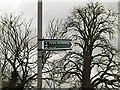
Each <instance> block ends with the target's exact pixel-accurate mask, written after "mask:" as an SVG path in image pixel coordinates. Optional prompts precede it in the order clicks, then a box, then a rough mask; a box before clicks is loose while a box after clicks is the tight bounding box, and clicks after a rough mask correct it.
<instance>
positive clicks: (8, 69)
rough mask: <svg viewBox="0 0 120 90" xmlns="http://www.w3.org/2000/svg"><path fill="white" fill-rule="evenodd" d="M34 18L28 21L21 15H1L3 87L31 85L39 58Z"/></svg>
mask: <svg viewBox="0 0 120 90" xmlns="http://www.w3.org/2000/svg"><path fill="white" fill-rule="evenodd" d="M31 23H32V20H31V21H29V22H26V20H25V19H24V20H23V19H22V17H21V15H19V16H15V15H13V14H10V15H7V14H6V15H5V16H3V17H2V16H1V17H0V35H1V36H0V37H1V38H0V52H1V54H2V80H3V88H8V89H11V88H21V90H22V89H23V88H26V87H30V86H32V85H31V82H32V81H31V80H34V79H35V78H36V76H37V74H36V72H35V69H34V68H35V67H36V60H37V58H36V57H37V56H36V55H37V54H36V53H37V41H36V33H34V34H33V33H32V32H33V31H32V30H31Z"/></svg>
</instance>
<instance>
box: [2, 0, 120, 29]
mask: <svg viewBox="0 0 120 90" xmlns="http://www.w3.org/2000/svg"><path fill="white" fill-rule="evenodd" d="M37 1H38V0H0V15H4V13H15V14H18V15H19V14H20V13H21V12H22V13H24V15H23V16H24V18H27V19H30V18H33V27H35V28H36V23H37ZM42 1H43V2H44V3H43V31H45V30H46V29H47V25H48V22H49V21H50V20H53V19H54V18H56V19H64V18H67V16H68V14H69V13H70V11H71V10H72V8H73V7H74V6H78V5H83V3H86V2H89V1H93V2H96V1H99V2H107V4H108V6H109V7H113V8H117V2H118V1H119V0H42ZM115 3H116V4H115Z"/></svg>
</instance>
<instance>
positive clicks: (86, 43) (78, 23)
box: [47, 2, 120, 89]
mask: <svg viewBox="0 0 120 90" xmlns="http://www.w3.org/2000/svg"><path fill="white" fill-rule="evenodd" d="M116 16H117V15H116V14H115V12H113V11H112V10H106V9H105V8H104V6H103V5H102V4H100V3H98V2H97V3H92V2H90V3H88V4H87V5H86V6H83V7H75V8H74V9H73V11H72V12H71V14H70V15H69V16H68V18H67V20H65V21H64V20H63V21H64V23H62V24H60V23H61V22H59V21H58V20H57V21H55V20H53V21H51V22H50V27H49V33H50V34H47V35H48V36H50V37H52V38H56V37H59V38H69V39H72V41H73V43H74V45H73V50H72V51H69V52H67V51H66V52H65V55H64V57H63V58H62V59H57V60H55V61H54V64H55V66H54V68H55V71H53V72H54V82H55V85H56V87H62V86H64V85H65V86H66V84H67V85H69V86H70V87H71V88H73V87H78V88H79V87H81V88H82V89H85V88H86V89H88V88H89V89H98V88H101V89H103V88H119V87H120V78H119V75H118V69H119V68H118V57H117V56H118V55H117V53H118V52H117V50H116V48H115V46H114V45H113V43H112V42H111V41H112V40H115V37H114V35H115V33H116V31H117V19H116V18H117V17H116ZM55 22H56V23H55ZM60 25H61V26H62V27H61V26H60ZM51 78H52V76H51Z"/></svg>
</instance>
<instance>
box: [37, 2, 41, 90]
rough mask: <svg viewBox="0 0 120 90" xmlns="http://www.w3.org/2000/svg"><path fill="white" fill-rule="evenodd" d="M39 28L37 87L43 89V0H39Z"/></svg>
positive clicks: (39, 89)
mask: <svg viewBox="0 0 120 90" xmlns="http://www.w3.org/2000/svg"><path fill="white" fill-rule="evenodd" d="M37 17H38V18H37V29H38V63H37V64H38V75H37V78H38V79H37V80H38V81H37V88H38V90H41V89H42V41H41V39H42V0H38V16H37Z"/></svg>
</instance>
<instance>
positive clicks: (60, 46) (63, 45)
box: [42, 39, 72, 51]
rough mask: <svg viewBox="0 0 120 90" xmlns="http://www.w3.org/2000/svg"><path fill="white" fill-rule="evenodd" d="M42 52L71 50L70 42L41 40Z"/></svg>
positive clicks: (67, 40)
mask: <svg viewBox="0 0 120 90" xmlns="http://www.w3.org/2000/svg"><path fill="white" fill-rule="evenodd" d="M42 44H44V45H43V50H46V51H49V50H50V51H52V50H53V51H54V50H55V51H59V50H71V46H72V40H69V39H43V40H42Z"/></svg>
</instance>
